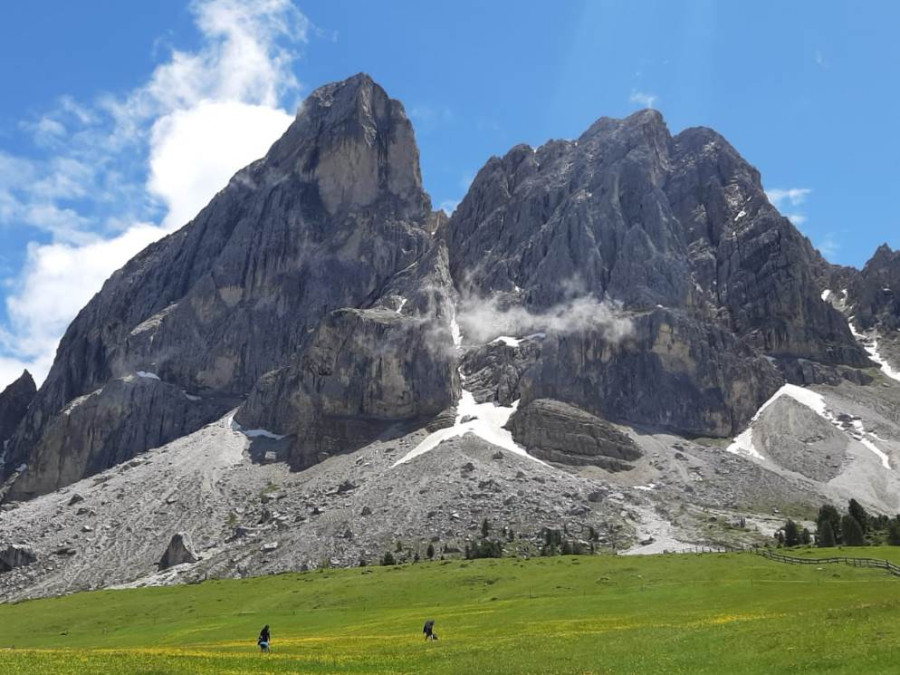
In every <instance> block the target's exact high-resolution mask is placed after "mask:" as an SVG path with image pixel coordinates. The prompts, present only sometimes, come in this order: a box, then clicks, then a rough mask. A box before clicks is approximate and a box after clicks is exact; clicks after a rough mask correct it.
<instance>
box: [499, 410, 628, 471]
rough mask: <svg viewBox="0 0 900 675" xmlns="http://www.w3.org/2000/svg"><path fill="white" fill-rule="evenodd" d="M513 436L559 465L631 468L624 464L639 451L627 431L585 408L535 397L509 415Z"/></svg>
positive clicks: (528, 448) (533, 451)
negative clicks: (581, 408) (586, 410)
mask: <svg viewBox="0 0 900 675" xmlns="http://www.w3.org/2000/svg"><path fill="white" fill-rule="evenodd" d="M509 428H510V430H511V431H512V434H513V438H515V440H516V442H517V443H519V444H520V445H523V446H524V447H525V448H526V449H527V450H528V452H529V454H532V455H534V456H535V457H538V458H539V459H543V460H547V461H550V462H557V463H560V464H571V465H575V466H584V465H588V464H593V465H595V466H600V467H603V468H605V469H610V470H613V471H622V470H625V469H629V468H631V467H630V465H629V464H628V463H627V462H628V461H631V460H636V459H638V458H639V457H640V456H641V451H640V450H639V449H638V447H637V445H636V444H635V443H634V441H632V440H631V439H630V438H629V437H628V435H627V434H624V433H622V432H621V431H619V430H618V429H616V428H615V427H614V426H612V425H611V424H609V423H608V422H605V421H604V420H602V419H600V418H599V417H596V416H595V415H591V414H590V413H588V412H585V411H584V410H580V409H579V408H576V407H575V406H572V405H569V404H567V403H562V402H560V401H553V400H550V399H537V400H535V401H531V402H530V403H528V404H527V405H525V406H523V407H522V408H520V409H519V410H517V411H516V413H515V414H514V415H513V416H512V418H511V419H510V421H509Z"/></svg>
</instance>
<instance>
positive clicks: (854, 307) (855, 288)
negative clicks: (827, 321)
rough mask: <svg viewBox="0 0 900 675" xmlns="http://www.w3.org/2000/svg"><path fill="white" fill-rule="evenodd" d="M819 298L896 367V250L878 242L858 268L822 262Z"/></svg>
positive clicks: (899, 316)
mask: <svg viewBox="0 0 900 675" xmlns="http://www.w3.org/2000/svg"><path fill="white" fill-rule="evenodd" d="M820 269H821V272H820V279H819V285H820V287H821V288H822V289H823V293H822V297H823V298H825V299H826V300H827V301H828V302H830V303H831V304H832V305H834V306H835V307H836V308H837V309H839V310H840V311H842V312H843V313H844V315H845V316H846V317H847V319H848V320H851V321H852V322H853V323H854V325H855V327H856V329H857V330H858V331H859V332H860V333H862V334H863V337H862V338H861V339H862V341H863V343H864V345H866V346H868V347H869V348H870V349H873V350H875V351H876V353H877V354H878V357H879V358H880V359H881V360H883V361H885V362H886V363H888V364H889V366H890V367H892V368H894V370H900V340H898V335H900V333H898V330H900V251H894V250H892V249H891V248H890V247H889V246H888V245H887V244H882V245H881V246H879V247H878V249H877V250H876V251H875V254H874V255H873V256H872V258H871V259H870V260H869V261H868V262H867V263H866V264H865V266H864V267H863V268H862V270H857V269H854V268H852V267H841V266H838V265H830V264H828V263H827V262H825V261H822V264H821V266H820Z"/></svg>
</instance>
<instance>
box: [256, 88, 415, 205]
mask: <svg viewBox="0 0 900 675" xmlns="http://www.w3.org/2000/svg"><path fill="white" fill-rule="evenodd" d="M263 165H264V166H265V168H266V170H267V172H271V173H273V174H275V175H276V176H280V174H281V172H282V171H284V170H289V171H291V172H293V173H296V174H298V175H300V176H303V177H304V178H307V179H310V180H313V181H315V182H316V183H317V185H318V190H319V197H320V198H321V200H322V202H323V203H324V205H325V208H326V209H327V210H328V212H329V213H330V214H331V215H334V214H335V213H336V212H337V211H339V210H348V209H354V208H364V207H368V206H371V205H372V204H373V203H374V202H375V201H376V200H379V199H381V200H384V199H391V200H393V201H395V206H396V207H397V208H399V210H400V211H401V212H402V213H404V215H412V216H419V217H421V215H422V212H423V210H427V209H429V208H430V201H429V200H428V197H427V195H425V193H424V191H423V190H422V176H421V172H420V169H419V152H418V148H417V147H416V142H415V136H414V133H413V129H412V125H411V124H410V122H409V120H408V119H407V117H406V113H405V112H404V110H403V106H402V104H400V102H399V101H396V100H393V99H391V98H390V97H389V96H388V95H387V93H386V92H385V91H384V89H382V88H381V87H380V86H379V85H378V84H376V83H375V82H374V81H373V80H372V78H371V77H369V76H368V75H366V74H364V73H360V74H358V75H354V76H353V77H350V78H348V79H346V80H344V81H343V82H336V83H333V84H327V85H325V86H323V87H319V88H318V89H316V90H315V91H314V92H313V93H312V94H310V96H309V97H308V98H307V99H306V101H305V102H304V104H303V106H301V108H300V110H299V111H298V113H297V117H296V119H295V120H294V122H293V123H292V124H291V126H290V128H289V129H288V130H287V132H285V134H284V136H282V137H281V138H280V139H279V140H278V141H277V142H276V143H275V144H274V145H273V146H272V148H271V150H270V151H269V153H268V154H267V155H266V158H265V159H264V160H263ZM254 168H256V167H254ZM251 173H252V171H251ZM239 176H240V174H239Z"/></svg>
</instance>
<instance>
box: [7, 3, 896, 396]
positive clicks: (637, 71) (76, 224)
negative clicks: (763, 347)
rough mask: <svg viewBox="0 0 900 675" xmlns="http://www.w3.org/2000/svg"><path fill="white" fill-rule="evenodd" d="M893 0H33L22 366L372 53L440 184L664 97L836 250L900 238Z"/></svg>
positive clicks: (26, 50) (20, 68)
mask: <svg viewBox="0 0 900 675" xmlns="http://www.w3.org/2000/svg"><path fill="white" fill-rule="evenodd" d="M898 25H900V5H898V4H896V3H891V2H871V3H856V2H822V1H818V2H812V1H809V2H803V1H795V2H756V3H752V4H748V3H738V2H712V1H696V2H676V1H674V0H669V1H658V2H639V1H630V2H626V1H621V2H604V1H602V0H594V1H582V2H578V1H574V0H572V1H567V2H558V1H557V2H527V1H526V0H518V1H516V2H500V1H494V2H490V3H487V2H469V1H455V2H445V3H436V2H434V3H433V2H421V1H418V2H407V1H392V2H389V3H374V2H364V1H363V0H354V1H351V0H315V1H308V2H305V1H303V0H295V1H294V2H291V0H194V2H188V1H186V0H177V1H176V0H153V1H152V2H151V1H150V0H143V1H140V2H138V1H135V2H127V3H126V2H119V1H116V0H84V1H83V2H78V3H73V2H70V1H68V0H66V1H63V0H32V1H31V2H29V3H14V4H9V5H8V6H5V7H4V10H3V21H2V22H0V86H2V90H3V91H4V96H3V97H2V98H0V280H2V285H0V386H3V385H4V384H5V383H6V382H7V381H9V380H10V379H11V378H12V377H13V376H14V375H15V374H16V373H17V371H19V370H20V369H21V367H23V366H28V367H30V368H32V369H33V370H34V371H35V372H36V374H37V375H38V377H39V378H40V377H42V376H43V375H44V374H45V372H46V369H47V368H48V367H49V363H50V361H51V358H52V352H53V349H54V347H55V344H56V341H57V340H58V338H59V335H60V334H61V333H62V331H63V330H64V329H65V326H66V325H67V323H68V322H69V321H70V320H71V318H72V316H73V315H74V312H75V311H77V309H79V308H80V307H81V306H82V305H83V304H84V302H85V301H86V300H87V299H88V298H89V297H90V295H91V294H93V293H94V292H96V290H98V289H99V285H100V284H101V283H102V280H103V279H104V278H105V277H106V276H108V274H109V273H110V272H111V271H112V270H113V269H115V268H116V267H118V266H119V265H120V264H121V263H122V262H124V259H125V258H127V257H128V256H130V255H132V254H133V253H134V252H136V250H139V248H141V247H142V246H144V245H146V244H147V243H149V242H150V241H152V240H153V239H155V238H157V237H159V236H162V235H163V234H164V233H166V232H168V231H171V230H172V229H174V228H176V227H178V226H180V225H181V224H183V222H184V221H186V220H187V219H189V218H190V217H191V215H193V213H195V212H196V210H197V209H198V208H200V206H202V204H203V203H205V202H206V200H208V198H209V197H210V196H211V195H212V194H214V192H215V191H216V190H217V189H218V188H220V187H222V186H223V185H224V183H225V181H227V176H228V175H230V173H231V172H233V171H234V170H235V169H237V168H239V167H240V166H241V165H243V164H245V163H247V162H248V161H250V160H251V159H252V158H254V157H255V156H258V155H261V154H262V153H263V152H264V150H265V147H267V145H268V144H269V143H270V142H271V141H272V140H273V139H274V138H275V137H277V135H278V134H280V132H281V130H283V128H284V126H286V124H287V123H288V122H289V120H290V115H292V114H293V112H294V111H295V109H296V106H297V105H298V104H299V102H300V101H301V100H302V98H303V97H304V96H305V95H306V94H308V93H309V92H310V91H311V90H312V89H314V88H315V87H316V86H319V85H321V84H324V83H326V82H329V81H333V80H338V79H343V78H345V77H347V76H349V75H351V74H353V73H355V72H358V71H366V72H368V73H370V74H371V75H372V76H373V77H374V78H375V79H376V80H377V81H378V82H379V83H381V84H382V85H383V86H384V87H385V88H386V89H387V91H388V93H389V94H390V95H391V96H393V97H395V98H399V99H401V100H402V101H403V102H404V104H405V105H406V109H407V112H408V113H409V115H410V117H411V118H412V120H413V123H414V125H415V127H416V130H417V135H418V140H419V145H420V152H421V156H422V169H423V175H424V179H425V185H426V189H427V190H428V191H429V193H430V194H431V196H432V199H433V201H434V204H435V205H436V206H438V205H445V206H447V207H448V208H451V207H452V204H453V203H454V202H455V201H457V200H459V199H460V198H461V197H462V195H463V194H464V192H465V188H466V186H467V184H468V182H469V181H470V180H471V178H472V176H474V174H475V173H476V172H477V171H478V169H479V167H480V166H481V165H482V164H483V163H484V162H485V160H486V159H487V158H488V157H489V156H490V155H492V154H502V153H504V152H505V151H506V150H508V149H509V148H510V147H511V146H512V145H514V144H516V143H519V142H526V143H530V144H540V143H542V142H544V141H546V140H547V139H550V138H571V137H574V136H577V135H578V134H579V133H580V132H581V131H583V130H584V129H585V128H587V126H589V125H590V123H591V122H592V121H593V120H594V119H596V118H597V117H600V116H603V115H608V116H622V115H626V114H628V113H629V112H631V111H633V110H635V109H638V108H640V107H644V106H646V105H648V104H649V105H652V106H654V107H656V108H658V109H659V110H660V111H662V113H663V115H664V116H665V118H666V120H667V122H668V124H669V128H670V129H671V130H672V131H673V133H674V132H677V131H679V130H681V129H683V128H685V127H689V126H695V125H706V126H711V127H713V128H715V129H716V130H717V131H719V132H720V133H722V134H723V135H724V136H725V137H726V138H727V139H729V140H730V141H731V143H732V144H733V145H734V146H735V147H736V148H737V149H738V150H739V151H740V152H741V153H742V154H743V155H744V156H745V157H746V158H747V159H748V160H749V161H750V162H751V163H753V164H754V165H755V166H756V167H757V168H759V169H760V171H761V172H762V176H763V182H764V185H765V187H766V189H767V190H769V191H771V194H772V198H773V200H774V201H777V202H778V206H779V207H780V208H781V210H782V212H783V213H785V214H789V215H790V216H791V217H792V219H793V220H794V221H795V222H796V223H797V225H798V227H800V229H801V230H802V231H803V232H804V233H806V234H807V235H808V236H809V237H810V239H811V240H812V241H813V243H814V244H815V245H817V246H818V247H819V248H820V249H821V250H822V251H823V253H825V254H826V256H827V257H828V258H829V259H830V260H832V261H834V262H839V263H843V264H852V265H857V266H859V265H862V264H863V263H864V262H865V260H866V259H867V258H868V257H869V256H870V255H871V253H872V251H873V250H874V249H875V247H876V246H877V245H878V244H880V243H881V242H884V241H886V242H888V243H889V244H891V245H892V246H894V247H898V246H900V228H898V227H897V220H898V217H897V215H896V208H895V206H894V195H895V194H898V193H900V190H898V188H900V185H898V183H900V170H898V169H900V166H898V164H900V147H898V146H900V140H898V135H897V134H896V133H895V131H894V121H895V119H896V110H897V103H898V101H897V99H898V95H900V93H898V82H900V41H897V40H896V39H895V34H894V33H895V29H896V26H898Z"/></svg>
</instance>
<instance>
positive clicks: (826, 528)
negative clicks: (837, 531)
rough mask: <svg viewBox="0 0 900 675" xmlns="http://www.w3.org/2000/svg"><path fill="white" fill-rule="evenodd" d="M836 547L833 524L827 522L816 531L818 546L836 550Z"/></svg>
mask: <svg viewBox="0 0 900 675" xmlns="http://www.w3.org/2000/svg"><path fill="white" fill-rule="evenodd" d="M835 545H836V542H835V540H834V529H832V527H831V522H830V521H828V520H825V521H823V522H822V524H821V525H820V526H819V529H818V530H817V531H816V546H818V547H819V548H834V546H835Z"/></svg>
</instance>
